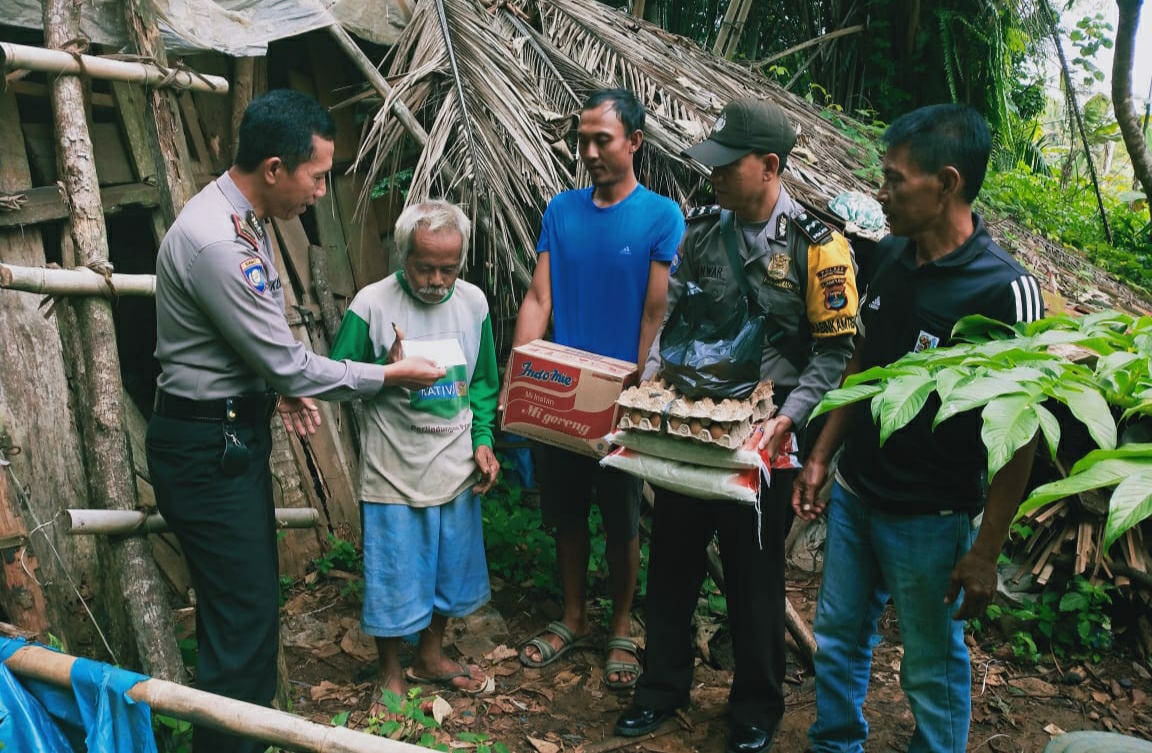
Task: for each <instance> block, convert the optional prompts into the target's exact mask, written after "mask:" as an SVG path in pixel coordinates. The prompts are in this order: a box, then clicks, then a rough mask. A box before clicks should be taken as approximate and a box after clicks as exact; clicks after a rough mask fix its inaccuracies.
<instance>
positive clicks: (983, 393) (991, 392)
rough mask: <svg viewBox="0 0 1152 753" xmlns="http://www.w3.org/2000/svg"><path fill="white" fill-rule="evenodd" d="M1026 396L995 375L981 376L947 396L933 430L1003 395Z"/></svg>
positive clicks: (1022, 391)
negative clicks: (943, 422)
mask: <svg viewBox="0 0 1152 753" xmlns="http://www.w3.org/2000/svg"><path fill="white" fill-rule="evenodd" d="M1012 394H1018V395H1027V389H1026V388H1025V387H1024V386H1022V385H1020V384H1017V383H1016V382H1012V381H1010V380H1007V379H1001V378H1000V377H999V376H996V375H989V376H982V377H977V378H976V379H973V380H972V381H971V382H969V383H968V384H965V385H964V386H962V387H959V388H957V389H955V390H953V392H952V394H950V395H949V396H948V402H946V403H944V404H943V405H941V406H940V410H939V411H938V412H937V413H936V420H935V421H933V422H932V426H933V428H935V427H936V426H938V425H939V424H940V423H941V422H942V421H947V420H948V419H950V418H952V417H953V416H956V415H959V414H961V413H963V412H965V411H969V410H973V409H975V408H979V407H981V406H983V405H987V404H988V403H989V402H991V401H992V400H995V399H996V398H998V397H1001V396H1004V395H1012Z"/></svg>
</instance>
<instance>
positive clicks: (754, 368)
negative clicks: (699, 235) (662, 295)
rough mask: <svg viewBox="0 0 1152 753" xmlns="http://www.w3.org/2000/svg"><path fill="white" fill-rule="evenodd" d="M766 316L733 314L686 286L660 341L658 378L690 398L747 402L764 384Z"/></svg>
mask: <svg viewBox="0 0 1152 753" xmlns="http://www.w3.org/2000/svg"><path fill="white" fill-rule="evenodd" d="M763 349H764V316H763V315H762V314H756V315H754V316H750V315H749V313H748V302H747V300H746V299H745V298H744V297H743V296H741V297H740V298H739V300H738V301H737V303H736V306H735V307H734V308H733V309H729V308H727V307H725V306H721V305H720V304H718V303H717V302H716V301H714V300H712V298H711V297H710V296H709V295H708V294H707V293H705V292H704V291H703V290H701V289H700V288H699V287H698V286H696V285H695V284H694V283H691V282H690V283H688V285H687V287H686V289H685V292H684V295H683V297H681V298H680V300H679V301H677V302H676V307H675V308H674V309H672V316H670V317H669V318H668V323H667V324H665V325H664V332H663V334H661V336H660V377H661V378H663V379H664V381H665V382H667V383H668V384H670V385H671V386H673V387H675V388H676V389H677V390H678V391H679V392H680V393H681V394H683V395H687V396H688V397H692V398H700V397H712V398H726V397H731V398H736V399H742V398H745V397H748V395H750V394H751V393H752V390H754V389H755V388H756V385H757V384H759V383H760V359H761V357H762V353H763Z"/></svg>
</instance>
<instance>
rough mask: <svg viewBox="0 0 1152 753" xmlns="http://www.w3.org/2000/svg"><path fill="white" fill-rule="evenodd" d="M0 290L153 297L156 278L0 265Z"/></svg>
mask: <svg viewBox="0 0 1152 753" xmlns="http://www.w3.org/2000/svg"><path fill="white" fill-rule="evenodd" d="M0 289H6V290H19V291H21V292H24V293H41V294H43V295H98V296H104V297H106V298H116V297H118V296H123V295H132V296H144V297H148V298H151V297H153V296H155V295H156V275H125V274H116V273H112V274H110V275H108V276H107V277H105V276H104V275H102V274H100V273H99V272H95V271H93V270H91V269H89V268H88V267H77V268H76V269H49V268H47V267H20V266H17V265H15V264H0Z"/></svg>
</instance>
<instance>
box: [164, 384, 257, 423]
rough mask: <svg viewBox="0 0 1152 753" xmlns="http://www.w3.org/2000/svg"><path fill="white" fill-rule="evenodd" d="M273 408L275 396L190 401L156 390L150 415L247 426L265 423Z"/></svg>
mask: <svg viewBox="0 0 1152 753" xmlns="http://www.w3.org/2000/svg"><path fill="white" fill-rule="evenodd" d="M275 407H276V393H275V392H263V393H260V394H256V395H238V396H236V397H221V398H217V399H215V400H192V399H191V398H187V397H180V396H179V395H172V394H170V393H167V392H165V391H163V390H156V401H155V402H154V403H153V405H152V412H153V413H155V414H156V415H157V416H162V417H164V418H175V419H179V420H183V421H218V422H220V423H232V422H242V423H250V422H257V421H267V420H268V419H270V418H271V417H272V411H273V410H274V409H275Z"/></svg>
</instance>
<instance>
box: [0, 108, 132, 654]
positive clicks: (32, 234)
mask: <svg viewBox="0 0 1152 753" xmlns="http://www.w3.org/2000/svg"><path fill="white" fill-rule="evenodd" d="M0 144H3V145H4V146H3V150H4V158H3V160H0V193H13V192H17V191H21V190H23V189H26V188H28V187H29V186H31V185H32V177H31V173H30V171H29V167H28V160H27V156H26V154H27V153H26V151H25V147H24V136H23V133H22V132H21V129H20V113H19V111H18V109H17V106H16V95H15V94H13V93H12V92H11V90H9V91H2V90H0ZM0 262H7V263H11V264H25V265H29V266H33V265H35V266H43V265H44V263H45V258H44V245H43V242H42V241H41V237H40V229H39V228H38V227H36V226H35V225H29V226H27V227H19V228H4V229H0ZM38 303H39V297H37V296H32V295H27V294H25V293H15V292H2V293H0V364H3V365H2V366H0V447H2V448H3V451H4V454H3V455H0V458H3V459H4V460H6V461H7V462H9V463H11V465H10V467H7V468H0V473H4V474H5V475H8V474H10V475H11V478H10V482H11V483H10V484H9V495H8V499H9V503H10V504H11V505H12V512H13V517H16V518H19V519H21V520H22V521H23V528H24V530H26V531H28V532H29V533H28V547H29V548H30V549H31V550H32V551H33V552H35V553H36V555H37V560H38V563H39V570H36V569H33V568H32V567H29V570H31V571H32V574H33V575H35V576H36V578H37V579H38V580H39V582H41V583H43V588H44V591H45V594H44V595H45V598H46V600H47V618H48V623H49V626H50V628H51V630H52V632H53V633H54V634H55V635H56V636H57V637H59V638H61V639H62V640H63V641H64V643H65V645H66V646H67V645H74V644H77V643H79V642H80V640H81V636H83V639H85V640H86V639H87V638H88V636H90V635H91V631H92V625H91V623H88V621H87V620H86V619H84V617H83V616H82V614H83V609H82V608H81V607H80V605H79V604H78V603H77V598H78V597H77V594H76V593H75V591H74V590H73V589H72V588H70V587H69V584H70V582H75V583H81V582H85V581H87V582H89V583H91V582H94V581H95V579H96V574H97V572H98V565H97V561H96V547H95V545H94V542H91V541H75V540H73V541H69V540H68V538H67V537H66V536H64V535H63V533H62V531H61V530H60V528H59V527H58V526H55V525H52V520H53V517H54V516H55V515H56V513H57V511H58V510H59V508H60V507H61V505H62V503H63V502H65V501H67V503H68V504H72V505H77V506H81V505H86V504H87V503H88V497H87V494H86V492H85V489H84V476H83V473H84V468H83V461H82V459H81V457H80V439H79V437H78V436H77V433H76V427H75V424H74V423H73V421H72V415H71V409H70V403H71V394H70V390H69V385H68V376H67V374H66V373H65V370H64V363H65V362H64V357H63V353H62V350H61V342H60V333H59V332H58V331H57V329H56V323H55V321H53V320H51V319H45V318H44V317H43V316H42V315H41V313H40V311H39V310H38V308H37V304H38ZM9 448H11V449H9ZM25 491H26V494H25ZM115 609H116V607H115V604H109V605H107V611H115Z"/></svg>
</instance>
